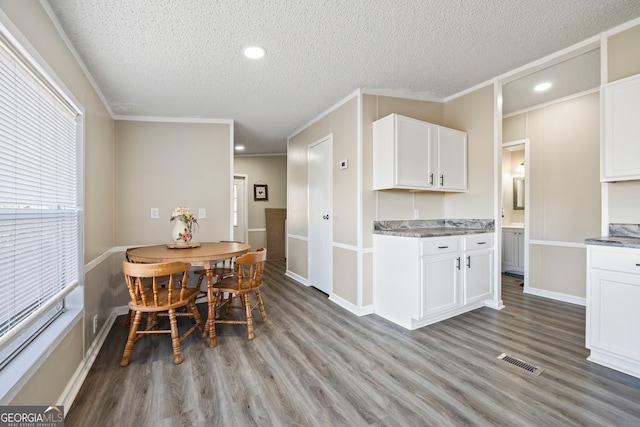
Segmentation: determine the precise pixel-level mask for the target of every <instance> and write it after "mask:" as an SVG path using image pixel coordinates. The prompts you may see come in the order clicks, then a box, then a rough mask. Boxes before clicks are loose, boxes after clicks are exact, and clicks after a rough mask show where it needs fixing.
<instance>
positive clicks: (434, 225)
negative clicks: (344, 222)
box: [373, 219, 495, 238]
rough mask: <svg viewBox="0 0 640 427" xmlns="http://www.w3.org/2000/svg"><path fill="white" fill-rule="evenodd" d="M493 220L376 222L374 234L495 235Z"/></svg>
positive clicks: (403, 235)
mask: <svg viewBox="0 0 640 427" xmlns="http://www.w3.org/2000/svg"><path fill="white" fill-rule="evenodd" d="M494 231H495V230H494V221H493V220H475V219H474V220H458V219H444V220H407V221H374V225H373V234H382V235H386V236H400V237H418V238H420V237H444V236H460V235H466V234H478V233H493V232H494Z"/></svg>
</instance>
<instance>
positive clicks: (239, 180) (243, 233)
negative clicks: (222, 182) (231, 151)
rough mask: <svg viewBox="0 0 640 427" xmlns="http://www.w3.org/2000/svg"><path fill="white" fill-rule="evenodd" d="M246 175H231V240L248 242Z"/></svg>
mask: <svg viewBox="0 0 640 427" xmlns="http://www.w3.org/2000/svg"><path fill="white" fill-rule="evenodd" d="M247 223H248V220H247V176H246V175H234V176H233V240H234V241H236V242H244V243H248V239H249V237H248V227H247Z"/></svg>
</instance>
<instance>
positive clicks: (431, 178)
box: [429, 174, 433, 185]
mask: <svg viewBox="0 0 640 427" xmlns="http://www.w3.org/2000/svg"><path fill="white" fill-rule="evenodd" d="M429 185H433V174H431V175H429Z"/></svg>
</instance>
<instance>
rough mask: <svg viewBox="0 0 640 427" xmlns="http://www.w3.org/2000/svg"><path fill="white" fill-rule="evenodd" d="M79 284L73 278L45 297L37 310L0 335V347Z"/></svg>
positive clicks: (4, 345)
mask: <svg viewBox="0 0 640 427" xmlns="http://www.w3.org/2000/svg"><path fill="white" fill-rule="evenodd" d="M79 284H80V282H79V281H78V280H74V281H73V282H71V283H69V284H68V285H67V286H65V287H64V288H63V289H62V290H61V291H60V292H58V293H57V294H55V295H54V296H52V297H50V298H49V299H47V302H45V303H44V304H43V305H42V306H40V307H39V308H38V309H37V310H35V311H34V312H32V313H31V314H29V315H28V316H27V317H26V318H24V319H23V320H22V321H20V322H19V323H18V324H17V325H16V326H14V327H12V328H11V329H9V330H8V331H7V333H5V334H4V335H2V336H1V337H0V348H3V347H6V346H7V345H8V344H9V342H10V341H11V340H13V338H14V337H16V336H17V335H20V334H22V333H23V332H24V331H25V330H26V329H27V328H29V326H31V325H33V324H34V323H35V322H36V321H37V320H39V319H40V318H41V317H42V315H43V314H44V313H46V312H47V311H49V310H51V309H52V308H53V307H54V306H55V305H57V304H58V303H59V302H60V301H62V300H63V299H64V298H65V297H66V296H67V295H69V294H70V293H71V292H72V291H73V290H74V289H75V288H77V287H78V285H79Z"/></svg>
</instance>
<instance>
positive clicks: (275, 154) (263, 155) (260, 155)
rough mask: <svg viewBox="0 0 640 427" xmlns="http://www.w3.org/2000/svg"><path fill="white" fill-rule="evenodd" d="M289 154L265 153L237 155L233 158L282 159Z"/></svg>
mask: <svg viewBox="0 0 640 427" xmlns="http://www.w3.org/2000/svg"><path fill="white" fill-rule="evenodd" d="M286 155H287V152H286V151H285V152H284V153H264V154H250V153H248V154H238V153H235V154H234V155H233V156H234V157H276V156H277V157H282V156H286Z"/></svg>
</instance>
